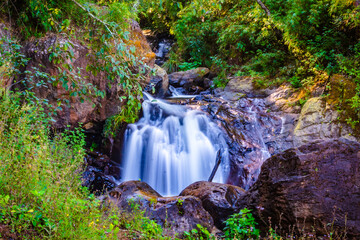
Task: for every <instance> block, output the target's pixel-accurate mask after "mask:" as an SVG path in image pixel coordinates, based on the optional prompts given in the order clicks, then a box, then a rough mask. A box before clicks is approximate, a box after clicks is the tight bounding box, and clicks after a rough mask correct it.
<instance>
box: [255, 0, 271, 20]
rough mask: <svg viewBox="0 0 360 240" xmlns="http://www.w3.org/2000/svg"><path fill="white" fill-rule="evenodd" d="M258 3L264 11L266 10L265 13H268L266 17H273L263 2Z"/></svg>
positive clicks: (259, 0)
mask: <svg viewBox="0 0 360 240" xmlns="http://www.w3.org/2000/svg"><path fill="white" fill-rule="evenodd" d="M256 2H257V3H258V4H259V5H260V7H261V8H262V9H264V11H265V12H266V15H268V17H270V15H271V13H270V10H269V9H268V8H267V7H266V6H265V4H264V3H263V2H262V1H261V0H256Z"/></svg>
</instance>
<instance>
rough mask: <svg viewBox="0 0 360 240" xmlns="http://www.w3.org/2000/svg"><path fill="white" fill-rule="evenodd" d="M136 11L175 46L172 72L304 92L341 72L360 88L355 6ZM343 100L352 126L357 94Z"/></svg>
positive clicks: (336, 2) (166, 5)
mask: <svg viewBox="0 0 360 240" xmlns="http://www.w3.org/2000/svg"><path fill="white" fill-rule="evenodd" d="M259 2H262V3H263V5H264V6H261V5H260V4H259ZM140 6H142V9H141V10H140V15H139V17H140V19H141V21H142V23H143V24H144V26H146V27H148V28H151V29H152V30H154V31H155V32H167V31H168V32H169V33H171V34H173V35H174V37H175V38H176V40H177V45H176V46H175V47H174V48H173V49H174V50H173V51H175V52H173V53H171V54H170V59H169V61H168V63H165V67H166V68H167V69H168V70H170V71H171V70H178V69H179V66H190V63H193V64H194V65H196V66H198V65H201V66H207V67H210V68H211V69H212V70H213V71H215V72H217V74H218V77H217V78H216V79H215V81H214V83H215V85H216V86H220V87H223V86H225V85H226V83H227V75H229V74H235V75H238V76H242V75H248V76H249V75H250V76H252V77H254V81H255V85H256V86H258V87H268V86H270V85H274V84H279V83H283V82H289V83H290V84H291V86H292V87H294V88H300V89H306V90H307V91H311V86H313V85H315V84H318V83H320V84H321V85H326V84H329V82H328V79H329V78H330V77H331V76H332V75H333V74H337V73H339V74H343V75H345V76H347V77H348V78H350V79H352V81H353V82H354V83H356V88H357V89H358V90H359V89H360V80H359V79H360V75H359V70H358V69H359V62H360V58H359V57H360V41H359V40H360V37H359V30H360V25H359V23H360V21H359V17H360V9H359V6H358V1H355V0H344V1H343V0H321V1H318V0H295V1H294V0H287V1H279V0H263V1H255V0H246V1H241V2H239V1H234V0H217V1H215V0H210V1H205V0H191V1H190V0H187V1H172V0H163V1H157V2H155V1H152V0H142V1H140ZM160 23H161V24H160ZM344 101H348V103H349V104H350V105H351V108H352V110H351V111H352V112H355V114H351V113H348V114H350V115H351V117H349V118H348V121H349V122H351V123H352V125H354V123H355V124H357V121H358V120H359V116H358V115H359V114H358V113H359V111H360V109H359V106H360V103H359V91H357V93H356V94H354V95H352V96H350V98H349V99H344ZM356 116H357V117H356Z"/></svg>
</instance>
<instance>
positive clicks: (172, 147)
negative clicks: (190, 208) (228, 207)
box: [121, 94, 229, 196]
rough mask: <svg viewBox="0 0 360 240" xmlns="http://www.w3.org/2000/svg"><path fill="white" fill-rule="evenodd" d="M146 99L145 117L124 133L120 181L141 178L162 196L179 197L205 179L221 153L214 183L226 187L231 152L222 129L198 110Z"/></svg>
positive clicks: (149, 97) (148, 97)
mask: <svg viewBox="0 0 360 240" xmlns="http://www.w3.org/2000/svg"><path fill="white" fill-rule="evenodd" d="M145 97H146V98H147V99H146V100H145V101H144V102H143V105H142V107H143V117H142V118H141V119H140V120H139V121H138V122H137V123H135V124H130V125H129V126H128V129H127V130H126V132H125V142H124V157H123V160H122V169H123V170H122V178H121V180H122V181H128V180H139V179H140V180H141V181H144V182H146V183H148V184H149V185H150V186H151V187H153V188H154V189H155V190H156V191H158V192H159V193H160V194H162V195H165V196H169V195H177V194H179V193H180V191H181V190H183V189H184V188H185V187H187V186H188V185H189V184H191V183H193V182H195V181H200V180H207V179H208V178H209V176H210V174H211V171H212V169H213V167H214V165H215V161H216V153H217V151H218V150H220V151H221V156H222V164H221V167H220V168H219V170H218V171H217V173H216V175H215V178H214V182H222V183H224V182H225V181H226V177H227V173H228V169H227V168H228V159H229V153H228V148H227V145H226V142H225V139H224V137H223V135H222V132H221V130H220V128H219V127H218V126H217V125H216V124H215V123H214V122H212V121H211V120H210V119H209V118H208V117H207V116H206V115H205V114H204V113H202V112H199V111H195V110H189V109H186V108H185V107H183V106H179V105H171V104H168V103H166V102H164V101H161V100H158V99H154V98H152V97H151V96H149V95H147V94H145Z"/></svg>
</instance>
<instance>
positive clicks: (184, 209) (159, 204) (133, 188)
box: [105, 181, 214, 236]
mask: <svg viewBox="0 0 360 240" xmlns="http://www.w3.org/2000/svg"><path fill="white" fill-rule="evenodd" d="M105 201H110V202H112V203H114V204H115V205H116V206H118V207H119V208H120V209H122V210H124V211H128V212H131V211H133V208H132V207H131V203H133V204H138V206H139V208H140V210H144V211H145V215H146V216H148V217H149V218H150V219H153V220H155V221H156V222H157V223H158V224H160V225H161V226H162V227H165V229H164V230H165V232H166V233H167V234H168V235H171V236H175V234H180V235H181V234H182V233H183V232H184V231H191V230H192V229H194V228H196V225H197V224H200V225H202V226H204V227H205V228H207V229H208V230H209V231H211V229H212V228H213V225H214V222H213V219H212V218H211V216H210V214H209V213H208V212H207V211H205V209H204V208H203V207H202V205H201V201H200V200H199V199H198V198H196V197H193V196H180V197H178V196H176V197H162V196H161V195H160V194H159V193H157V192H156V191H155V190H154V189H153V188H151V187H150V186H149V185H148V184H147V183H145V182H140V181H128V182H123V183H122V184H120V185H119V186H117V187H116V188H115V189H114V190H113V191H111V192H110V193H109V195H108V196H107V197H106V198H105Z"/></svg>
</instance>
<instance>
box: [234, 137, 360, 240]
mask: <svg viewBox="0 0 360 240" xmlns="http://www.w3.org/2000/svg"><path fill="white" fill-rule="evenodd" d="M359 172H360V144H359V143H357V142H352V141H349V140H346V139H336V140H331V141H318V142H313V143H309V144H307V145H304V146H301V147H299V148H295V149H294V148H293V149H289V150H287V151H285V152H282V153H280V154H277V155H275V156H273V157H271V158H269V159H268V160H266V161H265V162H264V164H263V165H262V168H261V174H260V175H259V178H258V180H257V182H256V183H255V184H254V185H253V186H252V187H251V188H250V190H249V191H248V193H247V194H246V195H245V196H244V197H243V198H242V199H241V200H240V202H241V203H240V205H242V207H247V208H250V209H253V210H254V213H255V214H256V215H257V218H258V220H259V223H260V224H261V226H262V228H263V229H265V228H266V224H267V223H268V218H270V217H271V222H272V223H273V224H275V225H277V226H280V227H282V229H283V230H284V232H286V231H288V229H289V228H288V227H289V226H291V227H294V229H295V232H296V231H297V232H301V231H302V232H313V231H314V229H315V231H316V234H318V235H325V234H328V233H329V232H330V227H329V225H328V224H329V223H330V224H331V223H333V224H334V228H335V229H337V231H338V232H342V233H344V232H345V229H346V232H347V234H348V235H347V236H350V237H360V174H359Z"/></svg>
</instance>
